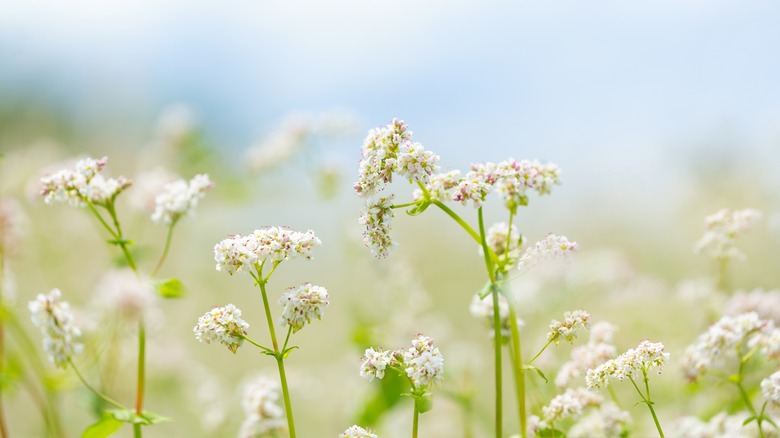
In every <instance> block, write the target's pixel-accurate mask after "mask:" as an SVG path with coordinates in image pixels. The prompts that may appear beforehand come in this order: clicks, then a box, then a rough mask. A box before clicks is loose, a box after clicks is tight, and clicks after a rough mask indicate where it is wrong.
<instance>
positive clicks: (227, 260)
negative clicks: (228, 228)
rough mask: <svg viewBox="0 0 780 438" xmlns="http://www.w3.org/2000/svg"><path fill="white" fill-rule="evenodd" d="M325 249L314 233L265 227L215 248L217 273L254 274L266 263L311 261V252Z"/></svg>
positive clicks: (223, 241)
mask: <svg viewBox="0 0 780 438" xmlns="http://www.w3.org/2000/svg"><path fill="white" fill-rule="evenodd" d="M319 245H322V242H321V241H320V239H319V238H317V236H315V235H314V231H312V230H309V231H307V232H305V233H303V232H299V231H293V230H290V229H289V228H285V227H265V228H260V229H257V230H255V231H254V232H252V234H249V235H246V236H240V235H233V236H230V237H228V238H227V239H224V240H222V241H220V242H219V243H217V244H216V245H215V246H214V260H215V261H216V262H217V265H216V268H217V271H225V272H227V273H228V274H229V275H233V274H235V273H236V272H246V271H250V272H251V271H252V270H253V269H254V268H255V267H257V266H259V264H260V263H262V262H263V261H264V260H272V261H275V262H280V261H282V260H288V259H293V258H296V257H303V258H306V259H307V260H311V258H312V249H313V248H314V247H315V246H319Z"/></svg>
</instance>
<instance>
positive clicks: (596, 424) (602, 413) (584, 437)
mask: <svg viewBox="0 0 780 438" xmlns="http://www.w3.org/2000/svg"><path fill="white" fill-rule="evenodd" d="M631 423H632V421H631V414H630V413H629V412H627V411H624V410H622V409H620V408H619V407H617V405H615V404H614V403H612V402H610V401H606V402H604V403H602V404H601V406H599V408H598V409H596V410H593V411H592V412H591V413H589V414H588V415H585V416H583V417H582V418H581V419H580V420H579V421H578V422H577V423H575V424H573V425H572V427H571V428H569V433H568V434H567V436H570V437H572V438H593V437H613V436H628V432H629V430H630V429H631Z"/></svg>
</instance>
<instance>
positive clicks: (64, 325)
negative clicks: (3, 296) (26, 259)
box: [27, 289, 84, 368]
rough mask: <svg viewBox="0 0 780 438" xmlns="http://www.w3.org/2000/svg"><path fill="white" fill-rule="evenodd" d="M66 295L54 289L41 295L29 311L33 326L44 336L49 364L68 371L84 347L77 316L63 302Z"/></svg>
mask: <svg viewBox="0 0 780 438" xmlns="http://www.w3.org/2000/svg"><path fill="white" fill-rule="evenodd" d="M61 297H62V293H61V292H60V290H59V289H52V290H51V292H49V293H48V294H46V295H44V294H38V296H37V297H36V298H35V300H34V301H30V302H29V304H28V305H27V308H28V309H29V310H30V313H31V314H32V322H33V324H35V325H36V326H37V327H39V328H40V329H41V333H43V349H44V351H46V355H47V356H48V357H49V360H50V361H52V362H53V363H54V365H56V366H58V367H63V368H64V367H66V366H67V365H68V361H69V360H70V358H71V357H73V356H75V355H77V354H80V353H81V351H82V350H83V349H84V346H83V345H82V344H80V343H78V342H76V341H77V340H78V338H79V337H80V336H81V331H80V330H79V329H78V327H76V326H75V325H74V324H73V313H72V312H71V311H70V305H68V302H67V301H60V298H61Z"/></svg>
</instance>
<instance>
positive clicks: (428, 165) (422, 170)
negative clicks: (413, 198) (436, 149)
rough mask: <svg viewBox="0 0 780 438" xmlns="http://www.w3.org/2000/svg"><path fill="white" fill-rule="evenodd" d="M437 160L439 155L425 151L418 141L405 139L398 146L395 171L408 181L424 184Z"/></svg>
mask: <svg viewBox="0 0 780 438" xmlns="http://www.w3.org/2000/svg"><path fill="white" fill-rule="evenodd" d="M438 161H439V156H438V155H436V154H434V153H433V152H431V151H426V150H425V148H423V146H422V145H421V144H420V143H416V142H411V141H405V142H403V143H401V145H400V146H399V148H398V160H397V163H396V167H397V172H398V174H399V175H401V176H403V177H406V178H408V179H409V181H410V182H421V183H423V184H425V183H427V182H428V180H429V178H430V176H431V175H432V174H433V173H434V172H435V171H436V168H437V166H436V162H438Z"/></svg>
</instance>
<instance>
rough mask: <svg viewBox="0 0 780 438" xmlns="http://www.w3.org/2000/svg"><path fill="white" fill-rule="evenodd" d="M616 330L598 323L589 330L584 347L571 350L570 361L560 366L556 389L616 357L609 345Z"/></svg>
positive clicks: (603, 323) (613, 347)
mask: <svg viewBox="0 0 780 438" xmlns="http://www.w3.org/2000/svg"><path fill="white" fill-rule="evenodd" d="M616 329H617V328H616V327H615V326H614V325H612V324H610V323H608V322H598V323H596V324H594V325H593V326H592V327H591V329H590V338H589V339H588V343H587V344H586V345H581V346H577V347H574V348H572V350H571V360H569V361H568V362H566V363H564V364H563V365H561V368H560V370H559V371H558V375H557V376H555V384H556V385H557V386H558V388H564V387H566V386H568V385H569V384H570V383H571V382H572V381H574V379H576V378H577V377H579V376H580V375H582V374H583V373H585V372H587V371H588V370H589V369H591V368H595V367H596V366H598V365H599V364H602V363H604V362H606V361H608V360H610V359H614V358H615V356H617V348H615V346H614V345H612V344H610V342H612V335H613V334H614V332H615V330H616Z"/></svg>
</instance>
